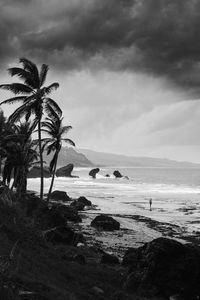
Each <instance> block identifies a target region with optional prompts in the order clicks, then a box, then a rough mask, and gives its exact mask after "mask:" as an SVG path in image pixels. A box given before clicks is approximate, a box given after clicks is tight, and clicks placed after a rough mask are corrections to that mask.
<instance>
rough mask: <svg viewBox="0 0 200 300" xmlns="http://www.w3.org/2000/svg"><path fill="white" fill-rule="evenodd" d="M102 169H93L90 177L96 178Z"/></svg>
mask: <svg viewBox="0 0 200 300" xmlns="http://www.w3.org/2000/svg"><path fill="white" fill-rule="evenodd" d="M99 171H100V169H99V168H95V169H92V170H91V171H90V172H89V176H91V177H92V178H94V179H95V178H96V175H97V173H99Z"/></svg>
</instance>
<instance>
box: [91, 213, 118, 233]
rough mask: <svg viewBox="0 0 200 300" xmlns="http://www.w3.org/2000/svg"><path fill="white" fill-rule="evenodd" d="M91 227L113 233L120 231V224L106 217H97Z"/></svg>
mask: <svg viewBox="0 0 200 300" xmlns="http://www.w3.org/2000/svg"><path fill="white" fill-rule="evenodd" d="M91 226H92V227H95V228H97V229H101V230H105V231H113V230H119V229H120V223H119V222H117V221H116V220H115V219H113V218H112V217H109V216H106V215H100V216H97V217H95V218H94V220H92V222H91Z"/></svg>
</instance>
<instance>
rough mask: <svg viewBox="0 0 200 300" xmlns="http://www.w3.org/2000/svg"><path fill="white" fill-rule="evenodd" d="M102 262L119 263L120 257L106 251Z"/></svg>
mask: <svg viewBox="0 0 200 300" xmlns="http://www.w3.org/2000/svg"><path fill="white" fill-rule="evenodd" d="M101 263H102V264H113V265H114V264H119V258H118V257H117V256H115V255H112V254H108V253H104V254H103V255H102V257H101Z"/></svg>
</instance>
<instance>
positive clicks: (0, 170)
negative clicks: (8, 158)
mask: <svg viewBox="0 0 200 300" xmlns="http://www.w3.org/2000/svg"><path fill="white" fill-rule="evenodd" d="M1 178H2V158H1V155H0V179H1Z"/></svg>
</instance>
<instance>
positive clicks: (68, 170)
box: [56, 164, 78, 177]
mask: <svg viewBox="0 0 200 300" xmlns="http://www.w3.org/2000/svg"><path fill="white" fill-rule="evenodd" d="M73 169H74V165H73V164H68V165H67V166H64V167H62V168H59V169H58V170H57V171H56V176H57V177H78V176H73V175H72V171H73Z"/></svg>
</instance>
